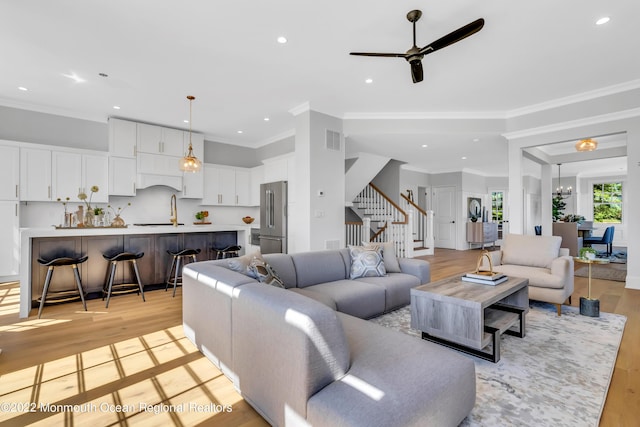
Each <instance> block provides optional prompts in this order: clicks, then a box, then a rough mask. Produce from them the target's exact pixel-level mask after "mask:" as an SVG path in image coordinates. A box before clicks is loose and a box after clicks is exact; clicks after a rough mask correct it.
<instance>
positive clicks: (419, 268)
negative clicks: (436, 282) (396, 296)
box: [398, 258, 431, 285]
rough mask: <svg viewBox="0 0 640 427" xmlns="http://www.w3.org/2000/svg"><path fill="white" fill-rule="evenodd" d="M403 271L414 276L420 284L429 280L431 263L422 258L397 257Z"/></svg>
mask: <svg viewBox="0 0 640 427" xmlns="http://www.w3.org/2000/svg"><path fill="white" fill-rule="evenodd" d="M398 262H399V263H400V270H401V271H402V272H403V273H406V274H411V275H414V276H416V277H417V278H418V279H419V280H420V283H421V284H423V285H424V284H425V283H429V282H431V264H429V262H428V261H425V260H423V259H414V258H398Z"/></svg>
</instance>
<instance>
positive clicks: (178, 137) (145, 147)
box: [137, 123, 184, 157]
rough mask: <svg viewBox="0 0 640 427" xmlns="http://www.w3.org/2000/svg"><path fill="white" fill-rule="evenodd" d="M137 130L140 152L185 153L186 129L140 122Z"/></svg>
mask: <svg viewBox="0 0 640 427" xmlns="http://www.w3.org/2000/svg"><path fill="white" fill-rule="evenodd" d="M137 131H138V139H137V144H138V145H137V146H138V153H150V154H162V155H165V156H175V157H181V156H182V155H183V153H182V148H183V145H184V135H183V134H184V131H182V130H178V129H171V128H165V127H162V126H155V125H148V124H145V123H138V124H137Z"/></svg>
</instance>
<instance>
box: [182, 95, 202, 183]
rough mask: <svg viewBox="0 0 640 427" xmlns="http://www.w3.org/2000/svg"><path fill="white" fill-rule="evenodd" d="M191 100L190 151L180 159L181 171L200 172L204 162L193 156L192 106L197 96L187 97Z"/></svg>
mask: <svg viewBox="0 0 640 427" xmlns="http://www.w3.org/2000/svg"><path fill="white" fill-rule="evenodd" d="M187 99H188V100H189V149H188V150H187V154H185V155H184V157H183V158H181V159H180V170H181V171H183V172H198V171H199V170H200V169H201V167H202V162H201V161H200V160H198V158H197V157H196V156H194V154H193V146H192V145H191V105H192V104H193V100H194V99H196V97H195V96H191V95H189V96H187Z"/></svg>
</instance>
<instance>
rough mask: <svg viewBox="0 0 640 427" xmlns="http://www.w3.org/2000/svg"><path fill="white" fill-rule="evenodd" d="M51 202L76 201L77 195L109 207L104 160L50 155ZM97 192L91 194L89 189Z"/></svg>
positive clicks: (57, 152) (84, 156) (107, 178)
mask: <svg viewBox="0 0 640 427" xmlns="http://www.w3.org/2000/svg"><path fill="white" fill-rule="evenodd" d="M51 161H52V173H51V180H52V186H51V188H52V197H51V198H52V200H57V199H60V200H65V199H66V198H67V197H68V198H69V199H70V200H71V201H77V200H78V194H80V193H85V194H86V195H87V197H91V203H93V204H95V203H108V202H109V194H108V183H109V165H108V157H107V156H98V155H91V154H78V153H73V152H67V151H53V152H52V153H51ZM93 186H97V187H98V191H97V192H96V193H94V194H93V195H92V194H91V187H93Z"/></svg>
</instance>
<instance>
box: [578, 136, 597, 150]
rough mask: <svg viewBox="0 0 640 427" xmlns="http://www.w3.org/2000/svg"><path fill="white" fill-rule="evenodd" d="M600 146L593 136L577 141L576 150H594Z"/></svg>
mask: <svg viewBox="0 0 640 427" xmlns="http://www.w3.org/2000/svg"><path fill="white" fill-rule="evenodd" d="M596 148H598V141H596V140H595V139H591V138H585V139H581V140H580V141H578V142H576V151H594V150H595V149H596Z"/></svg>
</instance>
